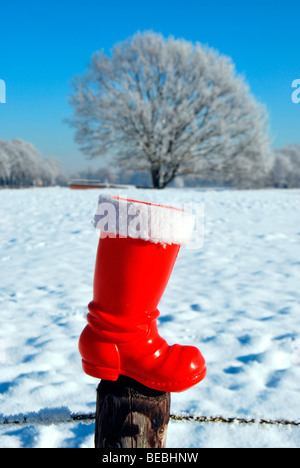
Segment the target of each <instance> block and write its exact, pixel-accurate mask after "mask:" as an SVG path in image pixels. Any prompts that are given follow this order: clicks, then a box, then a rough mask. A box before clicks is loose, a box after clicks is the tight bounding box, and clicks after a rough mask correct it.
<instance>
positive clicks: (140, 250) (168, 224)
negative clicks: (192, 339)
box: [79, 196, 206, 392]
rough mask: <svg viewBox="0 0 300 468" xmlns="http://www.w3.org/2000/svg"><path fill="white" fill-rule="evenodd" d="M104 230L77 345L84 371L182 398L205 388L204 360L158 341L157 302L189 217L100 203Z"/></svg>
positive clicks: (106, 199) (109, 200)
mask: <svg viewBox="0 0 300 468" xmlns="http://www.w3.org/2000/svg"><path fill="white" fill-rule="evenodd" d="M95 220H96V224H97V227H98V228H99V229H100V230H101V236H100V240H99V245H98V252H97V258H96V267H95V276H94V295H93V301H92V302H91V303H90V304H89V306H88V309H89V314H88V315H87V321H88V325H87V326H86V327H85V329H84V330H83V332H82V334H81V337H80V340H79V350H80V353H81V356H82V366H83V370H84V371H85V372H86V373H87V374H88V375H91V376H93V377H96V378H99V379H106V380H117V379H118V377H119V376H120V375H125V376H127V377H130V378H132V379H135V380H137V381H138V382H140V383H142V384H143V385H145V386H147V387H149V388H152V389H155V390H163V391H166V392H180V391H183V390H186V389H188V388H190V387H192V386H193V385H195V384H197V383H198V382H200V381H201V380H202V379H203V378H204V377H205V374H206V367H205V361H204V358H203V356H202V354H201V353H200V351H199V350H198V349H197V348H196V347H193V346H180V345H178V344H174V345H172V346H169V345H168V343H167V342H166V341H165V340H164V339H163V338H162V337H161V336H160V335H159V333H158V329H157V322H156V319H157V318H158V317H159V312H158V310H157V307H158V304H159V301H160V299H161V297H162V295H163V293H164V290H165V288H166V286H167V283H168V280H169V278H170V275H171V272H172V270H173V267H174V264H175V261H176V258H177V255H178V252H179V249H180V244H181V243H182V242H186V241H187V238H188V237H189V234H190V232H191V230H192V228H193V225H192V224H191V218H190V215H189V214H187V213H186V212H183V211H181V210H176V209H173V208H170V207H163V206H160V205H153V204H148V203H143V202H137V201H134V200H124V199H121V198H118V197H110V196H101V197H100V200H99V207H98V215H97V216H96V217H95Z"/></svg>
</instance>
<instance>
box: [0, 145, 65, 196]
mask: <svg viewBox="0 0 300 468" xmlns="http://www.w3.org/2000/svg"><path fill="white" fill-rule="evenodd" d="M67 182H68V181H67V177H66V175H65V174H64V173H63V171H62V169H61V164H60V161H59V160H58V159H56V158H45V159H43V158H42V157H41V155H40V153H39V152H38V151H37V149H36V148H35V147H34V146H33V145H32V144H31V143H28V142H26V141H23V140H21V139H20V138H15V139H13V140H11V141H6V140H0V187H11V188H19V187H33V186H51V185H67Z"/></svg>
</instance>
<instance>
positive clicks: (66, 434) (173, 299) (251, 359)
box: [0, 188, 300, 448]
mask: <svg viewBox="0 0 300 468" xmlns="http://www.w3.org/2000/svg"><path fill="white" fill-rule="evenodd" d="M103 193H107V194H108V193H110V194H113V195H119V196H124V197H128V198H132V199H135V200H143V201H148V202H152V203H158V204H159V203H162V204H164V205H174V204H175V205H180V204H184V203H193V204H196V203H199V204H201V203H202V204H204V205H203V206H204V214H205V216H204V221H205V223H204V227H205V229H204V233H205V234H204V243H203V246H202V247H201V248H199V247H198V248H188V247H187V246H184V247H182V249H181V251H180V254H179V257H178V260H177V262H176V264H175V268H174V271H173V274H172V276H171V279H170V281H169V284H168V287H167V289H166V291H165V294H164V296H163V298H162V300H161V303H160V312H161V317H160V319H159V330H160V333H161V335H162V336H163V337H164V338H165V339H167V341H168V342H169V343H170V344H172V343H175V342H177V343H180V344H191V345H195V346H197V347H199V348H200V349H201V352H202V353H203V355H204V357H205V358H206V361H207V368H208V373H207V377H206V378H205V380H204V381H203V382H201V383H200V384H198V385H197V386H195V387H193V388H191V389H190V390H188V391H186V392H183V393H178V394H175V393H174V394H172V397H171V398H172V404H171V405H172V406H171V413H172V414H179V413H186V414H189V415H190V414H194V415H200V416H213V417H215V416H222V417H238V418H256V419H261V418H264V419H272V420H275V419H276V420H278V419H287V420H293V421H299V420H300V411H298V408H299V403H298V402H299V387H300V305H299V304H300V288H299V285H300V268H299V266H300V260H299V253H300V225H299V219H300V190H261V191H234V190H209V191H202V190H199V189H198V190H196V189H165V190H162V191H161V190H158V191H156V190H138V189H130V190H126V191H125V190H124V191H122V190H109V191H108V190H105V191H104V192H103ZM98 198H99V192H98V191H97V190H83V191H72V190H69V189H67V188H41V189H28V190H25V189H24V190H2V191H0V214H1V229H0V264H1V283H0V305H1V328H0V366H1V373H0V405H1V406H0V407H1V410H0V411H1V414H0V446H1V447H82V448H87V447H93V438H94V424H93V423H90V424H84V423H82V422H74V421H71V415H72V414H74V413H83V414H88V413H92V412H94V411H95V398H96V387H97V385H98V382H97V381H96V380H95V379H93V378H92V377H89V376H87V375H85V374H84V373H83V371H82V369H81V362H80V355H79V352H78V348H77V343H78V338H79V335H80V333H81V331H82V329H83V328H84V326H85V324H86V313H87V304H88V303H89V301H90V300H91V298H92V285H93V270H94V262H95V254H96V248H97V243H98V235H97V232H96V230H95V229H94V227H93V218H94V215H95V211H96V208H97V203H98ZM24 417H27V418H28V419H27V424H26V425H22V424H19V425H7V424H3V422H4V420H5V419H6V420H7V419H8V420H14V419H21V420H22V419H24ZM40 422H42V424H41V423H40ZM299 446H300V428H299V427H295V426H277V425H272V426H267V425H259V424H247V425H243V424H238V423H233V424H225V423H221V422H218V423H199V422H190V421H189V422H188V421H173V420H172V421H171V422H170V424H169V429H168V439H167V447H170V448H174V447H178V448H183V447H184V448H187V447H194V448H195V447H197V448H200V447H299Z"/></svg>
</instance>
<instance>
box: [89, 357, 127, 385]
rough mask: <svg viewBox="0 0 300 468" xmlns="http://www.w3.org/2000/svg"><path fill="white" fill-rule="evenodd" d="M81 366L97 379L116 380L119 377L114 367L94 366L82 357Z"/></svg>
mask: <svg viewBox="0 0 300 468" xmlns="http://www.w3.org/2000/svg"><path fill="white" fill-rule="evenodd" d="M82 368H83V370H84V372H85V373H86V374H88V375H90V376H91V377H95V378H97V379H101V380H112V381H116V380H118V378H119V372H118V371H117V370H116V369H109V368H106V367H99V366H95V365H93V364H89V363H88V362H86V361H85V360H84V359H82Z"/></svg>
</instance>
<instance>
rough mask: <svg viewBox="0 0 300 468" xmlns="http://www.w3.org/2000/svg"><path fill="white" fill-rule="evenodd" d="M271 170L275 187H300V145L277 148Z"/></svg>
mask: <svg viewBox="0 0 300 468" xmlns="http://www.w3.org/2000/svg"><path fill="white" fill-rule="evenodd" d="M271 172H272V178H273V183H274V186H275V187H278V188H294V187H300V145H296V144H295V145H287V146H284V147H282V148H280V149H277V150H275V151H274V153H273V165H272V169H271Z"/></svg>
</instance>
